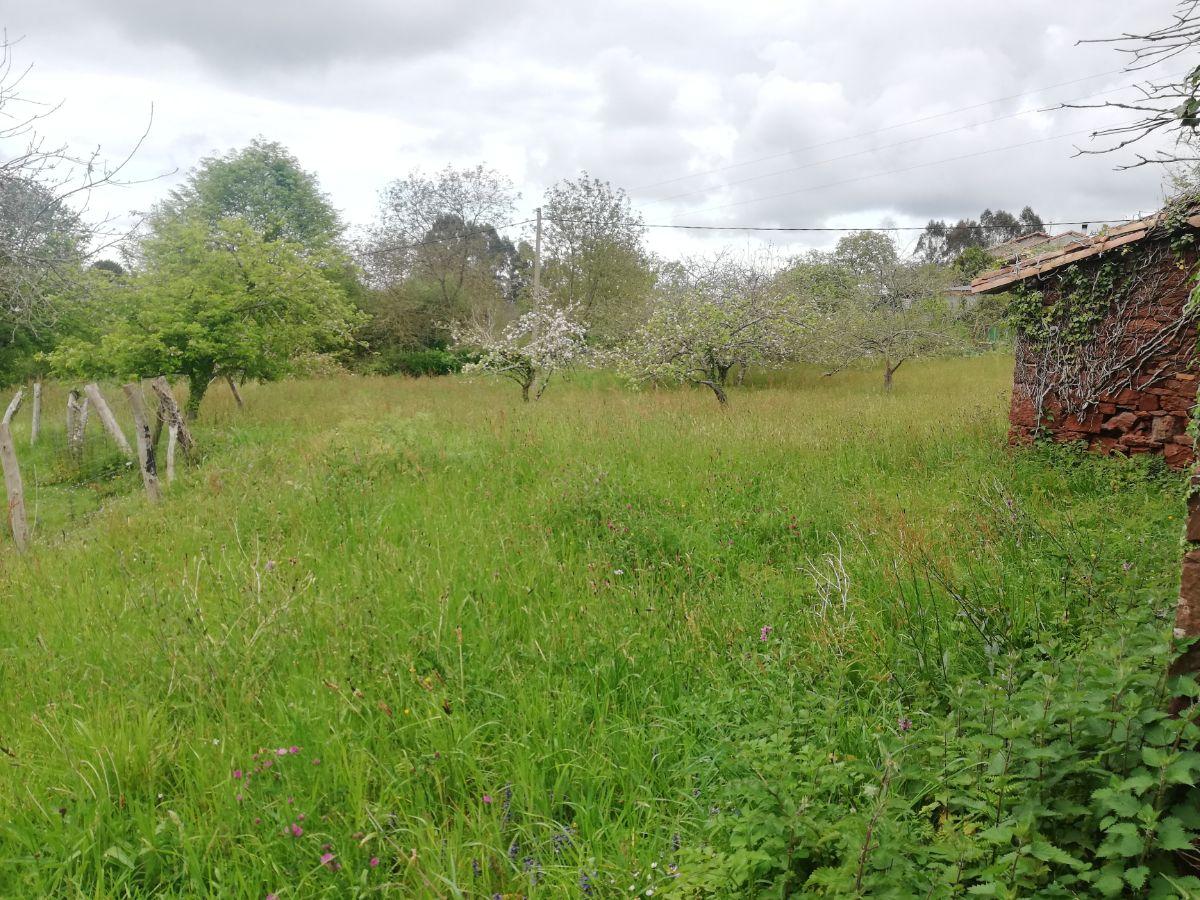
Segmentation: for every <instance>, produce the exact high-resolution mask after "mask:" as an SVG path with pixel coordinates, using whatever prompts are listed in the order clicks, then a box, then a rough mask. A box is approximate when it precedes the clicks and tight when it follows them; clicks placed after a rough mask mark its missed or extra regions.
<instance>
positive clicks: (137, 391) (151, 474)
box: [124, 384, 159, 502]
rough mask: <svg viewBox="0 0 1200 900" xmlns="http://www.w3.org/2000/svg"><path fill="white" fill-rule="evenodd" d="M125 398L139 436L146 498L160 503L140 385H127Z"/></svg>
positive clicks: (140, 461) (139, 453)
mask: <svg viewBox="0 0 1200 900" xmlns="http://www.w3.org/2000/svg"><path fill="white" fill-rule="evenodd" d="M124 390H125V396H126V397H128V398H129V408H130V409H132V410H133V424H134V428H135V429H136V434H137V448H138V462H139V464H140V465H141V469H142V482H143V483H144V484H145V485H146V496H147V497H149V498H150V500H151V502H157V501H158V496H159V494H158V466H157V464H156V462H155V459H154V445H153V444H152V443H150V419H149V417H148V416H147V415H146V402H145V400H144V399H143V398H142V386H141V385H140V384H127V385H125V387H124Z"/></svg>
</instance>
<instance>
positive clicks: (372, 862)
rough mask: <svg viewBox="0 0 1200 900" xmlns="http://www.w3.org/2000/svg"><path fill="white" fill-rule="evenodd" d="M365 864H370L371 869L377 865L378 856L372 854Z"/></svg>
mask: <svg viewBox="0 0 1200 900" xmlns="http://www.w3.org/2000/svg"><path fill="white" fill-rule="evenodd" d="M367 865H368V866H370V867H371V868H372V869H373V868H375V867H376V866H377V865H379V857H378V856H372V857H371V859H370V861H369V862H368V863H367Z"/></svg>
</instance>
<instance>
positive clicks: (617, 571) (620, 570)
mask: <svg viewBox="0 0 1200 900" xmlns="http://www.w3.org/2000/svg"><path fill="white" fill-rule="evenodd" d="M613 574H614V575H624V574H625V570H624V569H613Z"/></svg>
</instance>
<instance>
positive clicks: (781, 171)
mask: <svg viewBox="0 0 1200 900" xmlns="http://www.w3.org/2000/svg"><path fill="white" fill-rule="evenodd" d="M1136 86H1137V83H1136V82H1134V83H1133V84H1127V85H1123V86H1122V87H1119V88H1115V89H1113V90H1110V91H1099V92H1097V93H1094V94H1087V95H1085V96H1083V97H1078V98H1076V99H1074V100H1069V101H1067V102H1068V103H1082V102H1083V101H1085V100H1092V99H1095V98H1096V97H1104V96H1107V95H1109V94H1116V93H1118V92H1120V91H1126V90H1129V88H1131V87H1136ZM1052 109H1053V107H1043V108H1041V109H1026V110H1021V111H1020V112H1015V113H1008V114H1007V115H1003V116H997V117H996V118H994V119H985V120H984V121H982V122H972V123H968V124H966V125H958V126H956V127H954V128H948V129H946V130H944V131H935V132H932V133H930V134H923V135H918V136H917V137H911V138H905V139H904V140H902V141H895V142H893V143H891V144H884V145H882V146H879V147H869V148H867V149H865V150H855V151H854V152H853V153H843V154H842V155H841V156H832V157H829V158H827V159H818V160H813V161H812V162H807V163H804V164H802V165H798V166H792V167H790V168H787V169H777V170H776V171H774V172H766V173H764V174H762V175H751V176H750V177H748V178H739V179H738V180H736V181H726V182H723V183H721V184H719V185H714V186H713V187H704V188H697V189H696V190H693V191H684V192H682V193H679V194H671V195H670V196H668V197H660V198H658V199H657V200H650V201H647V202H648V203H649V204H651V205H653V204H657V203H669V202H670V201H672V200H679V199H682V198H684V197H694V196H695V195H697V194H707V193H709V192H711V191H714V190H719V189H721V188H729V187H734V186H735V185H739V184H748V183H750V182H751V181H762V180H763V179H765V178H774V177H775V176H776V175H788V174H790V173H792V172H800V171H802V170H804V169H812V168H815V167H816V166H823V165H828V164H829V163H835V162H841V161H842V160H845V159H853V158H854V157H856V156H868V155H870V154H872V153H878V152H879V151H881V150H890V149H892V148H894V147H903V146H905V145H906V144H916V143H920V142H921V141H927V140H930V139H932V138H936V137H944V136H945V135H948V134H955V133H957V132H959V131H967V130H969V129H972V128H981V127H982V126H984V125H992V124H994V123H996V122H1004V121H1007V120H1008V119H1015V118H1018V117H1019V116H1027V115H1031V114H1032V113H1039V112H1049V111H1050V110H1052Z"/></svg>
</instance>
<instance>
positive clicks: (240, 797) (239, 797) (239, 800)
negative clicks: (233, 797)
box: [237, 794, 242, 803]
mask: <svg viewBox="0 0 1200 900" xmlns="http://www.w3.org/2000/svg"><path fill="white" fill-rule="evenodd" d="M237 802H238V803H241V802H242V795H241V794H238V795H237Z"/></svg>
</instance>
